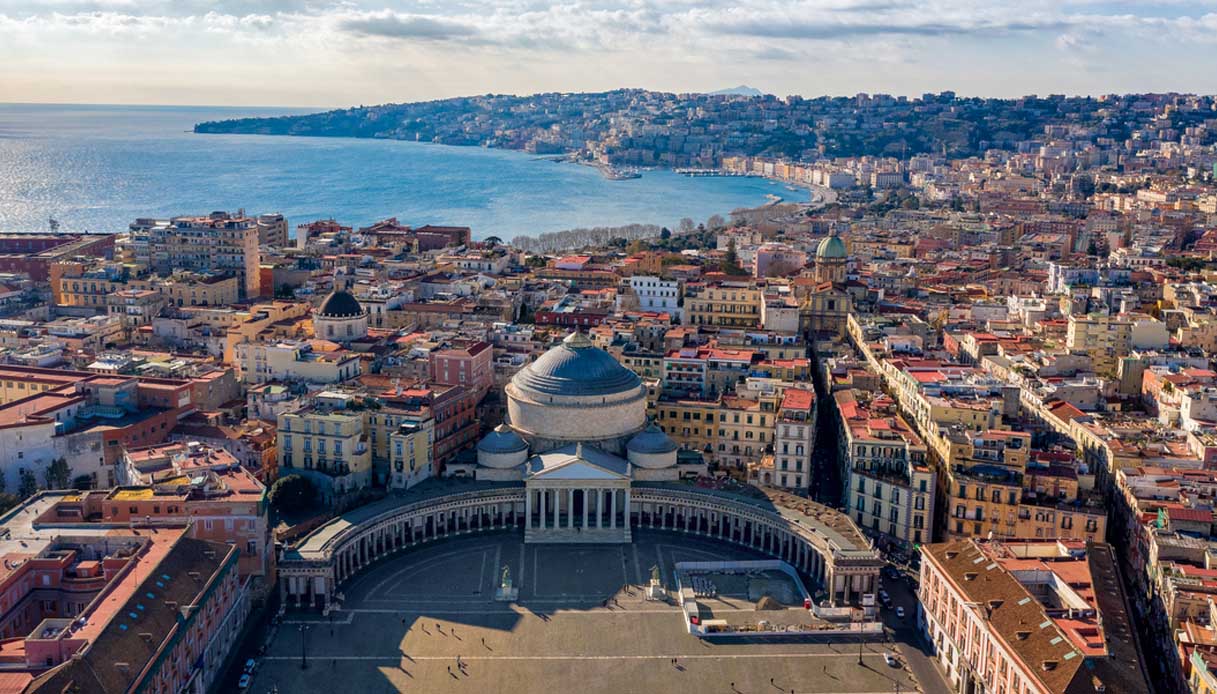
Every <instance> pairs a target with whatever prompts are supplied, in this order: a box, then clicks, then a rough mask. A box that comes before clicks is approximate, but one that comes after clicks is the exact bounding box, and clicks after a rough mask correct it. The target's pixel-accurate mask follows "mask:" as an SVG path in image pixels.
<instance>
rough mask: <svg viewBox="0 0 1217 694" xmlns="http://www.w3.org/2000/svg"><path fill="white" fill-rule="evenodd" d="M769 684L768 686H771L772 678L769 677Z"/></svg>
mask: <svg viewBox="0 0 1217 694" xmlns="http://www.w3.org/2000/svg"><path fill="white" fill-rule="evenodd" d="M769 684H770V686H772V685H773V678H772V677H770V678H769Z"/></svg>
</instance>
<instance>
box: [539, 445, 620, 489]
mask: <svg viewBox="0 0 1217 694" xmlns="http://www.w3.org/2000/svg"><path fill="white" fill-rule="evenodd" d="M527 469H528V475H527V478H528V479H548V480H599V481H604V480H628V479H629V477H630V463H629V461H627V460H626V459H624V458H620V457H618V456H615V455H612V454H610V453H605V452H604V451H601V450H599V449H597V448H594V447H592V446H583V445H569V446H563V447H562V448H559V449H557V450H553V451H548V452H546V453H541V454H539V455H534V456H533V457H531V458H529V459H528V466H527Z"/></svg>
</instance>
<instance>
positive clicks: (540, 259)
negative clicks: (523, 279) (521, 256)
mask: <svg viewBox="0 0 1217 694" xmlns="http://www.w3.org/2000/svg"><path fill="white" fill-rule="evenodd" d="M524 264H525V265H527V266H528V267H545V266H546V265H548V264H549V261H548V260H546V259H545V256H543V255H530V256H528V258H527V259H526V260H525V261H524Z"/></svg>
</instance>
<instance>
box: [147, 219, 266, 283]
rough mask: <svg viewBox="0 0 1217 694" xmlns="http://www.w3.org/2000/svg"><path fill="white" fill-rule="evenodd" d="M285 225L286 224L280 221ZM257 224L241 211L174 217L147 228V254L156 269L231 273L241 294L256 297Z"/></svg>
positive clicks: (165, 271) (161, 270)
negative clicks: (235, 278) (234, 276)
mask: <svg viewBox="0 0 1217 694" xmlns="http://www.w3.org/2000/svg"><path fill="white" fill-rule="evenodd" d="M284 224H286V223H284ZM259 242H260V238H259V227H258V222H257V220H256V219H253V218H251V217H246V216H245V215H244V214H243V213H240V212H238V213H237V214H235V215H234V214H229V213H227V212H212V213H211V214H209V215H207V216H202V217H174V218H172V219H170V220H168V221H167V222H156V223H155V224H154V225H152V226H151V227H150V228H149V229H148V256H149V261H150V264H151V266H152V267H153V268H155V269H156V270H157V271H158V272H163V273H168V272H171V271H173V270H178V269H186V270H195V271H221V272H231V273H233V274H234V275H236V277H237V281H238V283H239V285H240V287H241V290H242V291H241V296H242V297H255V296H258V293H259V291H258V282H259V273H258V263H259V259H260V256H259V254H258V244H259Z"/></svg>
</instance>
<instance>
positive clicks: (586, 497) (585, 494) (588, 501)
mask: <svg viewBox="0 0 1217 694" xmlns="http://www.w3.org/2000/svg"><path fill="white" fill-rule="evenodd" d="M590 497H591V495H590V494H589V493H588V490H587V489H586V488H585V489H584V490H583V529H584V530H587V527H588V526H587V507H588V506H590V505H591V498H590Z"/></svg>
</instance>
